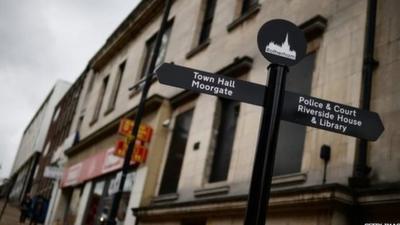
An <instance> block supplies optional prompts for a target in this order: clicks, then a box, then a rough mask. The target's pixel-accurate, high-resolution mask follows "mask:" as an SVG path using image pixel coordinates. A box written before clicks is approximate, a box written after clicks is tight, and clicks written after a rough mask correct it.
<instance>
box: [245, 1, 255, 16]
mask: <svg viewBox="0 0 400 225" xmlns="http://www.w3.org/2000/svg"><path fill="white" fill-rule="evenodd" d="M257 4H258V0H243V3H242V11H241V14H242V15H244V14H246V13H247V12H248V11H249V10H250V9H252V8H253V7H255V6H256V5H257Z"/></svg>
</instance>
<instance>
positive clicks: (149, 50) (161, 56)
mask: <svg viewBox="0 0 400 225" xmlns="http://www.w3.org/2000/svg"><path fill="white" fill-rule="evenodd" d="M171 28H172V22H168V24H167V28H166V29H165V32H164V34H163V36H162V39H161V46H160V51H159V52H158V56H157V60H156V63H155V65H154V66H151V65H150V64H151V59H152V58H153V54H154V48H155V45H156V38H157V34H155V35H153V36H152V37H151V38H150V39H149V40H148V41H147V42H146V53H145V58H144V61H143V67H142V73H141V74H140V79H142V78H143V77H145V76H146V75H147V74H148V73H153V72H154V69H155V68H157V67H158V66H160V65H161V64H162V63H163V62H164V60H165V55H166V53H167V46H168V41H169V36H170V34H171Z"/></svg>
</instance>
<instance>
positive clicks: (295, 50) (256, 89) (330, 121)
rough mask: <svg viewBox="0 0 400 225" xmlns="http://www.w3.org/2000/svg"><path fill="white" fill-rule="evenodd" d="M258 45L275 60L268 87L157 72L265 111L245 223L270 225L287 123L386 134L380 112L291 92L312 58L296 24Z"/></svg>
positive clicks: (266, 31)
mask: <svg viewBox="0 0 400 225" xmlns="http://www.w3.org/2000/svg"><path fill="white" fill-rule="evenodd" d="M257 42H258V48H259V50H260V51H261V54H262V55H263V56H264V57H265V58H266V59H268V60H269V61H270V62H271V64H270V65H269V66H268V70H269V78H268V88H267V87H265V86H263V85H260V84H255V83H251V82H247V81H242V80H236V79H232V78H230V77H227V76H222V75H217V74H211V73H208V72H204V71H200V70H196V69H191V68H187V67H182V66H178V65H174V64H168V63H164V64H163V65H162V66H161V67H159V68H158V69H157V71H156V74H157V76H158V79H159V81H160V83H162V84H166V85H170V86H174V87H179V88H184V89H188V90H191V91H195V92H200V93H205V94H210V95H216V96H219V97H222V98H228V99H232V100H236V101H241V102H246V103H250V104H254V105H258V106H262V107H263V113H262V118H261V124H260V133H259V137H258V142H257V148H256V155H255V159H254V167H253V174H252V178H251V183H250V191H249V197H248V203H247V210H246V216H245V221H244V225H264V224H265V221H266V215H267V210H268V202H269V197H270V190H271V181H272V175H273V168H274V161H275V152H276V145H277V140H278V134H279V123H280V120H281V119H283V120H286V121H289V122H294V123H299V124H302V125H306V126H311V127H316V128H319V129H324V130H328V131H332V132H336V133H340V134H344V135H349V136H354V137H358V138H363V139H367V140H372V141H374V140H376V139H377V138H378V137H379V136H380V135H381V134H382V132H383V130H384V127H383V124H382V121H381V119H380V118H379V115H378V114H377V113H374V112H369V111H365V110H360V109H357V108H354V107H351V106H347V105H343V104H339V103H335V102H331V101H326V100H323V99H318V98H314V97H310V96H306V95H302V94H296V93H292V92H288V91H285V81H286V75H287V73H288V71H289V68H288V66H292V65H295V64H297V63H298V62H300V61H301V60H302V58H303V57H304V56H305V54H306V40H305V38H304V34H303V32H302V31H301V30H300V29H299V28H298V27H297V26H296V25H294V24H293V23H291V22H289V21H286V20H280V19H277V20H271V21H269V22H267V23H265V24H264V25H263V26H262V27H261V29H260V31H259V33H258V37H257Z"/></svg>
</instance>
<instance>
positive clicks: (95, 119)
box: [89, 118, 99, 126]
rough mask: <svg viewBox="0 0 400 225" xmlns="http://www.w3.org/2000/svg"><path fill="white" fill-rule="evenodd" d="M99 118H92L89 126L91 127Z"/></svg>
mask: <svg viewBox="0 0 400 225" xmlns="http://www.w3.org/2000/svg"><path fill="white" fill-rule="evenodd" d="M98 119H99V118H94V119H92V121H90V123H89V126H93V124H95V123H96V122H97V120H98Z"/></svg>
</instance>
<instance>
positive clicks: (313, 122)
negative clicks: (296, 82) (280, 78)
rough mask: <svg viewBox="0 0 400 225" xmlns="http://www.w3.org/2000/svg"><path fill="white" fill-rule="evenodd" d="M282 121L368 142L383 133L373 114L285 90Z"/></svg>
mask: <svg viewBox="0 0 400 225" xmlns="http://www.w3.org/2000/svg"><path fill="white" fill-rule="evenodd" d="M282 119H284V120H286V121H290V122H293V123H299V124H302V125H306V126H311V127H315V128H319V129H323V130H328V131H332V132H336V133H339V134H344V135H348V136H353V137H358V138H362V139H367V140H369V141H376V139H378V137H379V136H380V135H381V134H382V132H383V130H384V127H383V124H382V121H381V119H380V117H379V115H378V114H377V113H375V112H370V111H366V110H361V109H357V108H354V107H352V106H348V105H343V104H339V103H336V102H331V101H327V100H323V99H319V98H314V97H310V96H306V95H301V94H296V93H292V92H288V91H287V92H286V93H285V99H284V103H283V109H282Z"/></svg>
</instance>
